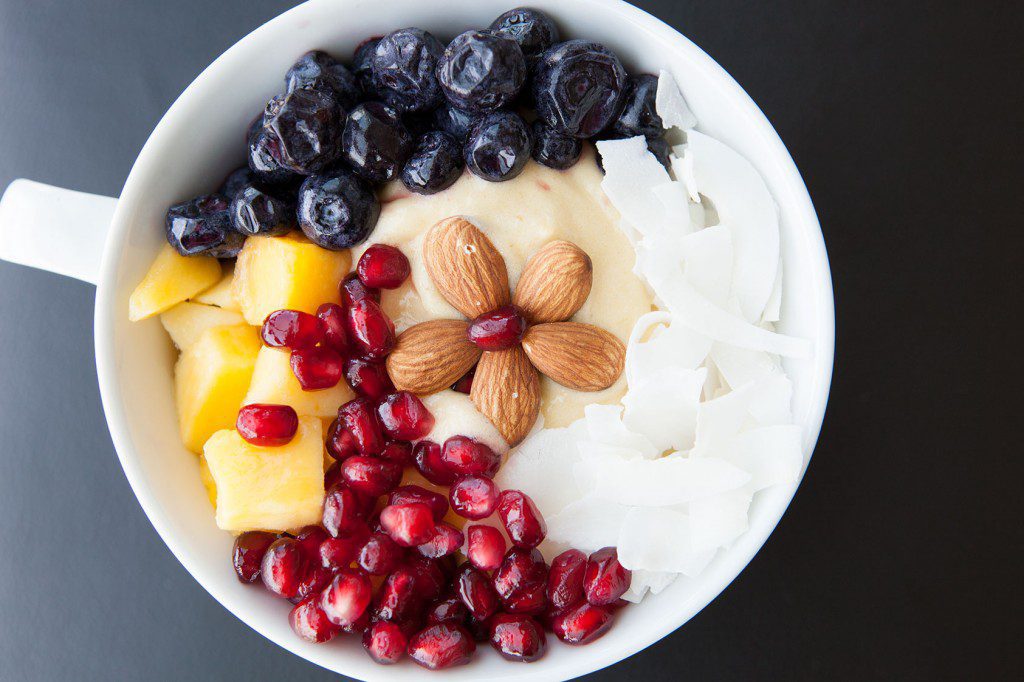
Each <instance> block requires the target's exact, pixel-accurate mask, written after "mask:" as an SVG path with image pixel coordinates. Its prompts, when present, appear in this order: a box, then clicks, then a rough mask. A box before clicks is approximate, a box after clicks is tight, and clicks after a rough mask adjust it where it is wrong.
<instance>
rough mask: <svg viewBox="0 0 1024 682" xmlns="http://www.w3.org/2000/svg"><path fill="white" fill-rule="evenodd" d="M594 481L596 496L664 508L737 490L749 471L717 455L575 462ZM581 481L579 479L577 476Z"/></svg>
mask: <svg viewBox="0 0 1024 682" xmlns="http://www.w3.org/2000/svg"><path fill="white" fill-rule="evenodd" d="M575 468H576V470H577V473H579V472H580V470H581V468H586V469H588V470H589V471H588V473H587V474H586V477H587V478H590V479H591V480H592V481H593V482H594V484H595V485H594V495H595V496H597V497H598V498H601V499H605V500H609V501H611V502H615V503H617V504H621V505H624V506H631V507H664V506H671V505H677V504H682V503H684V502H689V501H690V500H694V499H698V498H701V497H707V496H709V495H717V494H719V493H722V492H725V491H727V490H735V489H736V488H739V487H741V486H743V485H746V483H747V482H748V481H750V474H748V473H747V472H745V471H743V470H741V469H739V468H738V467H736V466H735V465H734V464H731V463H730V462H727V461H725V460H724V459H718V458H714V457H703V458H696V459H695V458H688V457H682V456H676V455H674V456H669V457H662V458H661V459H654V460H646V459H640V460H632V461H627V460H622V459H612V458H597V457H585V458H584V459H583V460H581V461H580V462H578V463H577V464H576V467H575ZM578 480H579V479H578Z"/></svg>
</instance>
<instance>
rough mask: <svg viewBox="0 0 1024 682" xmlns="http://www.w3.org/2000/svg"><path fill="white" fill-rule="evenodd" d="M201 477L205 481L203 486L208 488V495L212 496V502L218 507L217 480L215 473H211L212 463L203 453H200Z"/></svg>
mask: <svg viewBox="0 0 1024 682" xmlns="http://www.w3.org/2000/svg"><path fill="white" fill-rule="evenodd" d="M199 479H200V480H201V481H202V482H203V487H204V488H206V496H207V497H209V498H210V504H212V505H213V508H214V509H216V508H217V482H216V481H214V480H213V474H211V473H210V465H209V464H208V463H207V461H206V457H204V456H203V455H199Z"/></svg>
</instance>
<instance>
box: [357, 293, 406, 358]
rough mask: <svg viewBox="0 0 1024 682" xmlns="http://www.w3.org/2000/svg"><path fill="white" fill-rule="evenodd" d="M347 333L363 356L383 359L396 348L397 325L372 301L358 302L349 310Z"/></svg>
mask: <svg viewBox="0 0 1024 682" xmlns="http://www.w3.org/2000/svg"><path fill="white" fill-rule="evenodd" d="M345 331H346V332H347V333H348V338H349V341H350V342H352V343H355V344H356V346H357V347H358V348H359V349H360V350H361V351H362V352H363V354H365V355H367V356H369V357H371V358H383V357H384V356H385V355H387V354H388V353H390V352H391V349H392V348H394V347H395V325H394V323H392V322H391V320H390V319H389V318H388V316H387V315H385V314H384V310H383V309H381V307H380V305H379V304H377V303H376V302H374V301H373V300H372V299H369V298H364V299H363V300H361V301H356V302H355V303H353V304H352V307H350V308H349V309H348V316H347V318H346V320H345Z"/></svg>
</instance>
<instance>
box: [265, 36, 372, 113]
mask: <svg viewBox="0 0 1024 682" xmlns="http://www.w3.org/2000/svg"><path fill="white" fill-rule="evenodd" d="M284 82H285V83H286V84H287V85H288V92H291V91H292V90H298V89H299V88H313V89H322V88H327V89H329V90H330V91H331V92H333V93H334V97H335V99H337V100H338V104H340V105H341V106H342V108H343V109H346V110H348V109H351V108H352V107H354V106H355V105H356V104H358V103H359V101H360V100H361V99H362V93H361V92H360V90H359V86H358V84H356V77H355V76H354V75H352V72H351V71H349V70H348V69H346V68H345V65H344V64H341V63H339V62H338V61H337V60H336V59H335V58H334V57H332V56H331V55H329V54H327V53H326V52H321V51H320V50H313V51H312V52H307V53H306V54H304V55H302V56H301V57H299V60H298V61H297V62H295V64H294V65H292V68H290V69H288V73H286V74H285V77H284Z"/></svg>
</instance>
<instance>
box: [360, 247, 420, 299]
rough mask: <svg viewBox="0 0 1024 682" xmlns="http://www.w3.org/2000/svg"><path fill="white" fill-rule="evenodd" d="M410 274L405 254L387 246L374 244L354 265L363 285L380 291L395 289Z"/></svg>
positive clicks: (410, 269) (410, 270)
mask: <svg viewBox="0 0 1024 682" xmlns="http://www.w3.org/2000/svg"><path fill="white" fill-rule="evenodd" d="M411 272H412V268H411V267H410V266H409V259H408V258H406V257H405V254H404V253H402V252H401V251H399V250H398V249H396V248H395V247H393V246H388V245H387V244H374V245H372V246H371V247H370V248H368V249H366V251H364V252H363V255H362V256H361V257H360V258H359V263H358V264H357V265H356V273H358V275H359V279H360V280H362V282H363V284H365V285H366V286H368V287H377V288H380V289H397V288H398V287H400V286H402V282H404V281H405V280H406V278H407V277H408V276H409V273H411Z"/></svg>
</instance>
